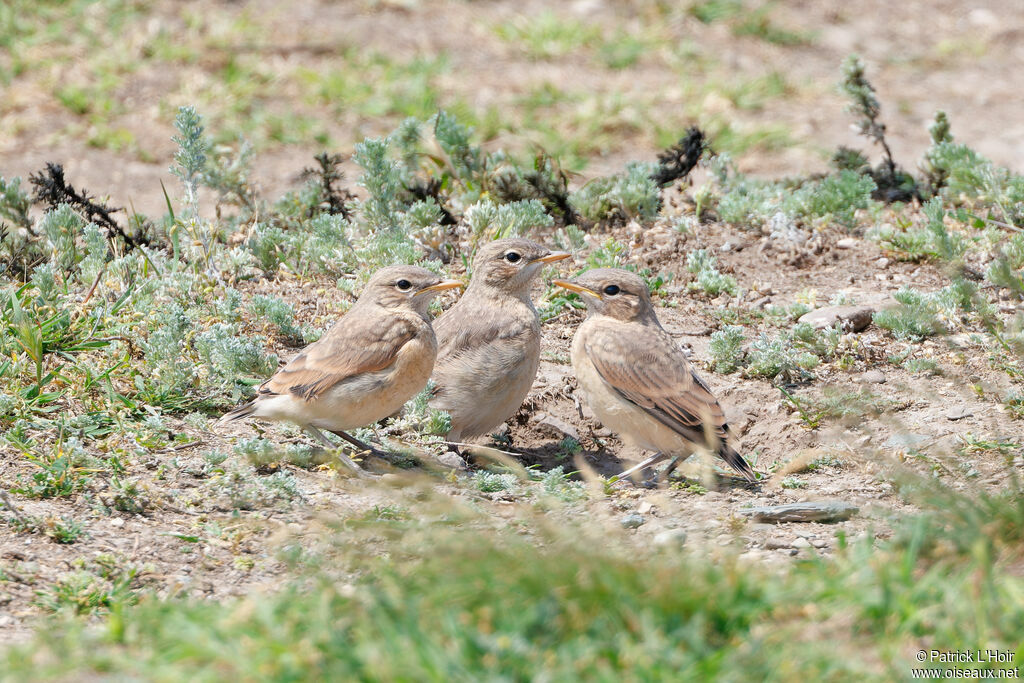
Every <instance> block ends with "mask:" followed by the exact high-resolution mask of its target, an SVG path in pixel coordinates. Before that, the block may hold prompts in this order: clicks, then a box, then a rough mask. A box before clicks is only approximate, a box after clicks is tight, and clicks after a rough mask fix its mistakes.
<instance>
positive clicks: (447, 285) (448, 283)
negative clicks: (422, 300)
mask: <svg viewBox="0 0 1024 683" xmlns="http://www.w3.org/2000/svg"><path fill="white" fill-rule="evenodd" d="M462 286H463V284H462V283H461V282H459V281H458V280H444V281H442V282H438V283H437V284H436V285H430V286H429V287H424V288H423V289H421V290H420V291H418V292H416V294H414V295H413V296H419V295H420V294H426V293H427V292H440V291H443V290H445V289H455V288H456V287H462Z"/></svg>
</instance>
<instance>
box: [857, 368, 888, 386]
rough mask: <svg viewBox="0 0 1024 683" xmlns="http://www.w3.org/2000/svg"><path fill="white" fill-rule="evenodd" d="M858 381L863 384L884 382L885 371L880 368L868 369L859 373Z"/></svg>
mask: <svg viewBox="0 0 1024 683" xmlns="http://www.w3.org/2000/svg"><path fill="white" fill-rule="evenodd" d="M858 381H859V382H862V383H864V384H885V373H884V372H882V371H881V370H868V371H867V372H863V373H861V376H860V377H859V378H858Z"/></svg>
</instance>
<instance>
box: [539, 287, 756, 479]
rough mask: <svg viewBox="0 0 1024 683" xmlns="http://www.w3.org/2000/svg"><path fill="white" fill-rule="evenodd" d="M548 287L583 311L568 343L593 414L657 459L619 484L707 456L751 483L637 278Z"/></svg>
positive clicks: (720, 418)
mask: <svg viewBox="0 0 1024 683" xmlns="http://www.w3.org/2000/svg"><path fill="white" fill-rule="evenodd" d="M553 284H555V285H557V286H559V287H563V288H565V289H568V290H569V291H572V292H576V293H577V294H579V295H580V296H581V297H582V299H583V301H584V303H585V304H586V306H587V318H586V320H584V321H583V323H581V324H580V326H579V328H578V329H577V330H576V334H575V335H574V336H573V341H572V352H571V359H572V365H573V369H574V371H575V373H576V378H577V381H578V382H579V386H580V388H581V389H582V390H583V393H584V395H585V397H586V399H587V402H588V404H589V405H590V407H591V408H592V409H593V411H594V414H595V415H597V417H598V419H600V420H601V422H602V423H603V424H604V425H605V426H606V427H608V428H609V429H611V430H612V431H614V432H617V433H618V434H619V436H620V437H622V439H623V440H624V441H626V442H627V443H630V444H632V445H634V446H637V447H639V448H642V449H646V450H651V451H655V455H653V456H651V457H650V458H648V459H647V460H645V461H643V462H641V463H640V464H639V465H637V466H635V467H632V468H629V469H627V470H626V471H624V472H622V473H621V474H620V475H619V476H618V478H619V479H622V478H625V477H628V476H629V475H631V474H632V473H633V472H636V471H637V470H642V469H644V468H647V467H650V466H652V465H654V464H655V463H657V462H660V461H661V460H664V459H666V458H669V457H671V458H672V461H671V463H670V464H669V469H668V470H667V472H666V474H665V475H664V476H667V474H668V473H670V472H671V471H672V469H674V467H675V465H676V464H677V463H678V462H679V461H680V459H681V458H685V457H688V456H689V455H690V454H692V453H693V452H694V451H695V450H698V449H701V448H707V449H709V450H711V451H712V452H713V453H715V454H716V455H717V456H718V457H719V458H721V459H722V460H724V461H725V462H726V463H727V464H728V465H729V466H730V467H732V469H734V470H735V471H736V472H738V473H739V474H740V475H742V476H743V477H744V478H745V479H747V480H748V481H751V482H753V481H756V479H757V477H756V475H755V474H754V470H753V469H752V468H751V467H750V465H749V464H748V463H747V461H746V460H744V459H743V456H741V455H740V454H739V453H738V452H737V451H736V449H735V448H733V447H732V445H731V444H730V443H729V438H728V433H727V424H726V419H725V414H724V412H723V411H722V407H721V405H719V403H718V400H717V399H716V398H715V396H714V394H713V393H712V392H711V388H710V387H709V386H708V385H707V383H706V382H704V380H702V379H701V378H700V377H699V376H698V375H697V373H696V372H694V370H693V368H692V367H690V363H689V362H688V361H687V359H686V356H685V355H684V354H683V352H682V350H681V349H680V348H679V346H678V345H677V344H676V343H675V340H673V339H672V337H671V336H669V334H668V332H666V331H665V329H664V328H663V327H662V326H661V323H660V322H659V321H658V317H657V315H655V313H654V306H653V305H652V304H651V295H650V293H649V292H648V290H647V285H646V284H644V281H643V280H642V279H641V278H640V277H639V276H637V275H636V274H634V273H631V272H629V271H626V270H621V269H618V268H597V269H594V270H589V271H586V272H584V273H583V274H581V275H579V276H577V277H576V278H575V279H573V280H571V281H565V280H554V281H553Z"/></svg>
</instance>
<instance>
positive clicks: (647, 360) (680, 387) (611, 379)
mask: <svg viewBox="0 0 1024 683" xmlns="http://www.w3.org/2000/svg"><path fill="white" fill-rule="evenodd" d="M630 327H631V328H632V329H630V330H628V331H626V330H613V329H609V328H607V327H598V328H596V329H595V330H594V333H593V334H591V335H589V339H588V340H587V343H586V351H587V356H588V357H589V358H590V361H591V362H592V363H593V364H594V368H595V369H596V370H597V373H598V374H599V375H600V376H601V378H602V379H603V380H604V381H605V382H607V383H608V384H609V386H611V387H612V388H613V389H615V391H616V392H618V393H619V395H620V396H622V397H623V398H624V399H626V400H627V401H630V402H631V403H633V404H635V405H636V406H638V407H640V408H642V409H643V410H644V411H646V412H647V413H648V414H649V415H651V416H652V417H654V418H655V419H657V420H658V421H659V422H661V423H662V424H664V425H665V426H667V427H669V428H670V429H673V430H675V431H676V432H677V433H679V434H680V435H681V436H683V437H685V438H686V439H688V440H690V441H692V442H694V443H698V444H703V443H706V432H705V425H707V426H710V427H711V428H712V431H713V433H714V434H715V436H716V437H717V438H718V439H719V440H720V441H723V442H724V440H725V422H726V421H725V413H724V412H723V411H722V407H721V406H720V405H719V403H718V401H717V400H716V399H715V397H714V395H713V394H712V393H711V391H710V389H709V388H708V386H707V385H706V384H705V383H704V381H703V380H701V379H700V378H699V377H697V375H696V374H695V373H694V372H693V370H692V369H691V368H690V364H689V362H688V361H687V360H686V357H685V356H684V355H683V352H682V350H681V349H680V348H679V347H678V346H677V345H676V343H675V340H673V339H672V337H670V336H669V335H668V333H667V332H665V331H664V330H662V329H661V328H651V327H649V326H643V327H641V326H632V325H631V326H630Z"/></svg>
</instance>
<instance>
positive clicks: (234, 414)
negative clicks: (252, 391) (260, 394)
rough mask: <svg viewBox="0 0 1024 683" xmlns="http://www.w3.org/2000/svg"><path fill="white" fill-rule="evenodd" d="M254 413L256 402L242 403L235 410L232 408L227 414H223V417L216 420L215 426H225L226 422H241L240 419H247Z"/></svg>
mask: <svg viewBox="0 0 1024 683" xmlns="http://www.w3.org/2000/svg"><path fill="white" fill-rule="evenodd" d="M255 412H256V401H249V402H248V403H243V404H242V405H240V406H238V407H237V408H233V409H231V410H229V411H228V412H226V413H224V416H223V417H221V418H220V419H219V420H217V424H219V425H222V424H227V423H228V422H234V421H235V420H241V419H242V418H245V417H249V416H250V415H252V414H253V413H255Z"/></svg>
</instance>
